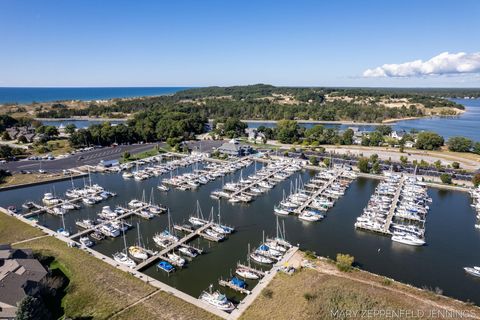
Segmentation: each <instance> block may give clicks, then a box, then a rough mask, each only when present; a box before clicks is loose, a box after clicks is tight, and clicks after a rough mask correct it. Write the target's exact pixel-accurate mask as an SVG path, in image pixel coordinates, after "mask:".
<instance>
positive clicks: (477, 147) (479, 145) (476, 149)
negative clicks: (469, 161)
mask: <svg viewBox="0 0 480 320" xmlns="http://www.w3.org/2000/svg"><path fill="white" fill-rule="evenodd" d="M473 153H476V154H480V142H475V143H474V144H473Z"/></svg>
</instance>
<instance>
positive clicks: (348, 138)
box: [341, 129, 355, 145]
mask: <svg viewBox="0 0 480 320" xmlns="http://www.w3.org/2000/svg"><path fill="white" fill-rule="evenodd" d="M354 134H355V133H354V132H353V130H352V129H347V130H345V131H344V132H343V134H342V138H341V143H342V144H344V145H351V144H353V136H354Z"/></svg>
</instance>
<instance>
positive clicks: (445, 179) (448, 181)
mask: <svg viewBox="0 0 480 320" xmlns="http://www.w3.org/2000/svg"><path fill="white" fill-rule="evenodd" d="M440 180H441V181H442V183H445V184H452V176H451V175H449V174H448V173H442V174H441V175H440Z"/></svg>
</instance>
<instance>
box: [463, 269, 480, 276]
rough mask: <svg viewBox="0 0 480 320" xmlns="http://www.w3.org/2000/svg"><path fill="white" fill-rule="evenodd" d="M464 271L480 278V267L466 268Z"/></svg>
mask: <svg viewBox="0 0 480 320" xmlns="http://www.w3.org/2000/svg"><path fill="white" fill-rule="evenodd" d="M463 270H465V272H466V273H468V274H470V275H472V276H474V277H480V267H465V268H463Z"/></svg>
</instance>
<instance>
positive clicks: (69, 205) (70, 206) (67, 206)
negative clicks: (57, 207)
mask: <svg viewBox="0 0 480 320" xmlns="http://www.w3.org/2000/svg"><path fill="white" fill-rule="evenodd" d="M61 208H62V209H64V210H73V209H75V208H76V207H75V206H74V205H73V204H72V203H68V202H67V203H64V204H62V205H61Z"/></svg>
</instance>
